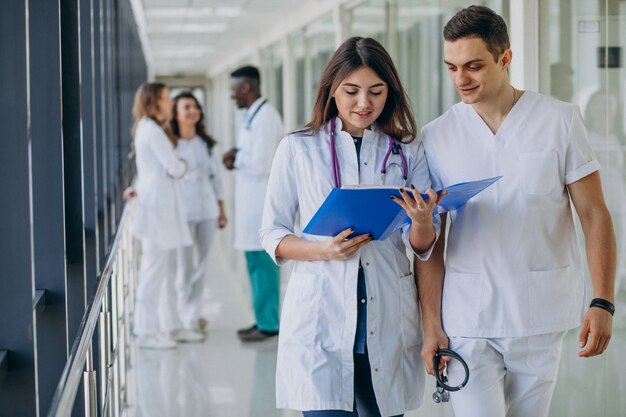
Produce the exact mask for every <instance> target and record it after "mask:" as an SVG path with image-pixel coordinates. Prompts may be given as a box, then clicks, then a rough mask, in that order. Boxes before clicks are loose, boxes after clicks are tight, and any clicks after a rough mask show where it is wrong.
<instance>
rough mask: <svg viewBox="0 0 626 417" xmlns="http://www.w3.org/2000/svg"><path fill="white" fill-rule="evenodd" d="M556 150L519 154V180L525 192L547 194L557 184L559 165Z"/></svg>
mask: <svg viewBox="0 0 626 417" xmlns="http://www.w3.org/2000/svg"><path fill="white" fill-rule="evenodd" d="M558 162H559V161H558V158H557V153H556V151H554V150H552V151H547V152H526V153H522V154H520V166H521V172H522V175H521V177H520V181H521V182H522V184H523V187H524V190H525V191H526V193H527V194H532V195H546V194H549V193H550V192H551V191H552V190H553V189H554V187H555V186H556V184H557V182H558V181H557V180H558V176H559V165H558Z"/></svg>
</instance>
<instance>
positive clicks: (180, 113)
mask: <svg viewBox="0 0 626 417" xmlns="http://www.w3.org/2000/svg"><path fill="white" fill-rule="evenodd" d="M200 114H201V113H200V108H199V107H198V104H197V103H196V100H194V99H192V98H187V97H186V98H180V99H178V101H177V103H176V121H177V122H178V125H179V126H195V125H196V124H197V123H198V122H199V121H200Z"/></svg>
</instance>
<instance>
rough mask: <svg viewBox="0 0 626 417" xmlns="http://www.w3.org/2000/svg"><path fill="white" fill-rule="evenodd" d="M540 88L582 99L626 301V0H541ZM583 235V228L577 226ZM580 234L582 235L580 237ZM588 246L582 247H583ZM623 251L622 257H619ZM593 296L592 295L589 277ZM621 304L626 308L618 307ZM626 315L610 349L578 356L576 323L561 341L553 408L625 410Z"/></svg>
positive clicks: (619, 288)
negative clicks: (625, 358) (625, 0)
mask: <svg viewBox="0 0 626 417" xmlns="http://www.w3.org/2000/svg"><path fill="white" fill-rule="evenodd" d="M539 4H540V15H541V16H542V20H541V22H540V37H541V38H540V56H541V58H542V59H541V61H540V74H541V79H540V86H541V87H540V89H541V90H542V92H543V93H545V94H551V95H553V96H554V97H556V98H558V99H560V100H564V101H570V102H573V103H575V104H577V105H578V106H579V107H580V109H581V111H582V114H583V117H584V120H585V124H586V126H587V129H588V133H589V140H590V143H591V146H592V148H593V150H594V152H595V154H596V157H597V158H598V160H599V162H600V165H601V166H602V168H601V176H602V186H603V190H604V198H605V200H606V203H607V206H608V208H609V210H610V212H611V215H612V217H613V224H614V229H615V233H616V237H617V253H618V260H617V261H618V263H617V273H616V304H617V305H618V306H620V305H621V306H623V305H624V304H625V302H626V259H625V258H624V256H623V254H624V253H625V247H624V244H625V242H626V166H625V164H624V159H625V158H626V140H625V135H624V123H623V119H624V106H623V103H624V94H625V82H624V79H625V77H626V71H625V69H624V59H623V53H624V52H623V48H624V46H625V45H624V44H625V43H626V40H625V38H624V30H625V28H626V25H625V23H626V4H624V3H623V2H621V1H618V0H608V1H605V0H601V1H587V0H572V1H563V0H542V1H540V3H539ZM579 234H580V233H579ZM581 241H582V239H581ZM582 253H584V252H582ZM620 255H621V256H620ZM586 282H587V284H588V285H589V290H588V291H587V294H589V298H591V295H592V294H593V293H592V291H591V288H590V287H591V286H590V279H587V280H586ZM620 310H621V311H620ZM625 318H626V314H625V312H624V309H623V308H621V309H620V308H618V309H617V312H616V316H615V318H614V319H613V324H614V334H613V339H612V340H611V344H610V345H609V349H608V350H607V351H606V352H605V353H604V354H603V355H602V356H599V357H597V358H593V359H580V358H578V333H579V330H578V329H576V330H572V331H570V332H569V333H568V334H567V336H566V338H565V342H564V347H563V349H564V350H563V356H562V359H561V365H560V375H559V380H558V384H557V386H556V390H555V395H554V399H553V400H552V409H551V410H550V415H551V416H555V417H559V416H586V415H607V416H613V415H615V416H617V415H626V402H624V401H623V400H622V399H621V398H622V397H621V394H620V393H623V392H624V390H625V389H626V379H625V378H624V372H623V369H624V365H623V362H622V359H621V352H623V351H624V345H625V343H626V337H625V334H624V322H625Z"/></svg>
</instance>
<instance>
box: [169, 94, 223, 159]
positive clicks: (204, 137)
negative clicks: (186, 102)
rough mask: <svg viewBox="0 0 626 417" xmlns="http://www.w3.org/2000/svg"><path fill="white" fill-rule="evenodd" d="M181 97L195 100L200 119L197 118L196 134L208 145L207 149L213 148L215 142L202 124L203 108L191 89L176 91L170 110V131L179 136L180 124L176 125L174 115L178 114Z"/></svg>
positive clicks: (176, 121)
mask: <svg viewBox="0 0 626 417" xmlns="http://www.w3.org/2000/svg"><path fill="white" fill-rule="evenodd" d="M183 98H189V99H192V100H193V101H195V102H196V106H197V107H198V109H200V120H198V123H196V135H198V136H200V139H202V140H203V141H204V142H205V143H206V145H207V146H208V147H209V151H211V149H213V146H215V144H216V143H217V142H216V141H215V139H213V138H212V137H211V136H210V135H209V134H208V133H207V132H206V127H205V126H204V110H203V109H202V106H201V105H200V102H199V101H198V99H197V98H196V96H194V95H193V94H192V93H191V91H182V92H180V93H178V94H177V95H176V97H174V109H173V110H172V120H170V126H171V128H172V133H174V135H176V137H177V138H179V137H180V126H178V120H177V119H176V116H177V115H178V113H177V108H178V101H179V100H181V99H183Z"/></svg>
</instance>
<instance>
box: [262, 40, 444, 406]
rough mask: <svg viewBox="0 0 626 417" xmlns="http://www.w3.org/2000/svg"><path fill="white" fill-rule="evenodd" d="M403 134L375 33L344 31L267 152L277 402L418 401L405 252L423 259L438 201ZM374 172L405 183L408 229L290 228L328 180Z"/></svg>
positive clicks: (399, 91)
mask: <svg viewBox="0 0 626 417" xmlns="http://www.w3.org/2000/svg"><path fill="white" fill-rule="evenodd" d="M415 130H416V128H415V121H414V118H413V115H412V112H411V109H410V107H409V104H408V100H407V98H406V94H405V92H404V89H403V87H402V86H401V84H400V81H399V77H398V74H397V71H396V69H395V67H394V65H393V62H392V61H391V58H390V57H389V55H388V54H387V52H386V51H385V49H384V48H383V47H382V46H381V45H380V44H379V43H378V42H376V41H375V40H373V39H370V38H359V37H355V38H351V39H349V40H347V41H346V42H345V43H343V44H342V45H341V46H340V47H339V49H338V50H337V51H336V52H335V54H334V55H333V56H332V58H331V59H330V62H329V63H328V65H327V67H326V69H325V70H324V73H323V75H322V78H321V80H320V83H319V90H318V94H317V99H316V102H315V107H314V110H313V119H312V121H311V122H310V123H309V124H308V125H306V127H305V128H304V129H302V130H299V131H296V132H295V133H292V134H290V135H289V136H287V137H285V138H284V139H283V140H282V141H281V143H280V145H279V147H278V149H277V151H276V156H275V158H274V163H273V166H272V171H271V174H270V179H269V185H268V190H267V197H266V200H265V207H264V214H263V223H262V227H261V230H260V234H261V241H262V244H263V247H264V248H265V250H266V251H267V252H268V253H269V254H270V256H272V258H273V259H274V260H275V262H276V263H277V264H282V263H284V262H286V261H288V260H293V261H295V262H294V268H293V272H292V274H291V279H290V281H289V284H288V287H287V291H286V294H285V299H284V303H283V309H282V317H281V331H280V336H279V342H278V364H277V371H276V378H277V382H276V385H277V406H278V407H279V408H292V409H297V410H301V411H303V414H304V416H305V417H313V416H325V417H330V416H333V417H334V416H357V415H358V416H361V417H363V416H397V415H402V414H403V413H404V412H405V411H407V410H410V409H413V408H417V407H419V405H420V402H421V400H422V393H423V382H424V381H423V379H424V376H423V374H424V372H423V367H422V362H421V359H420V348H421V338H422V336H421V333H420V312H419V308H418V304H417V292H416V287H415V282H414V276H413V274H412V272H411V269H410V259H409V258H408V257H407V255H406V253H407V251H406V249H407V248H408V249H409V250H410V251H412V252H413V253H415V254H416V255H417V256H418V257H419V258H421V259H426V258H427V257H428V256H429V255H430V251H431V248H432V245H433V243H434V241H435V238H436V235H437V233H438V223H437V220H436V219H434V218H433V211H434V209H435V207H436V204H437V199H438V198H437V195H436V194H435V192H434V191H433V190H431V189H429V187H430V180H429V176H428V168H427V166H426V160H425V159H424V153H423V150H422V147H421V145H420V144H419V143H417V142H416V141H414V138H415ZM381 171H386V174H383V173H381ZM383 176H384V183H385V184H388V185H396V186H408V187H410V188H409V190H410V191H408V192H407V191H403V199H396V200H395V201H396V202H397V203H398V204H400V205H401V206H402V207H403V208H404V209H405V210H406V212H407V214H408V215H409V216H410V218H411V220H412V224H411V225H410V226H409V225H407V226H405V227H404V228H403V229H402V230H399V231H397V232H396V233H394V234H393V235H391V236H390V237H389V238H387V239H386V240H384V241H372V239H371V237H370V236H369V235H368V234H363V235H359V236H353V235H352V230H351V229H347V230H344V231H342V232H341V233H339V234H338V235H337V236H335V237H333V238H326V237H321V236H313V235H306V234H302V235H300V236H298V235H297V234H296V233H295V231H294V230H295V228H294V224H295V223H296V213H298V212H299V214H300V216H299V218H300V223H301V224H302V225H306V224H307V223H308V221H309V220H310V219H311V217H312V216H313V214H314V213H315V212H316V210H317V209H318V208H319V207H320V205H321V204H322V202H323V201H324V199H325V198H326V196H327V195H328V193H329V192H330V191H331V190H332V188H333V187H340V186H341V185H342V184H381V183H383ZM417 190H421V191H426V190H428V195H429V198H428V199H427V200H426V201H424V200H423V199H422V198H421V196H420V194H419V193H418V192H417ZM433 221H434V222H435V223H433ZM357 413H358V414H357Z"/></svg>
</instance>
